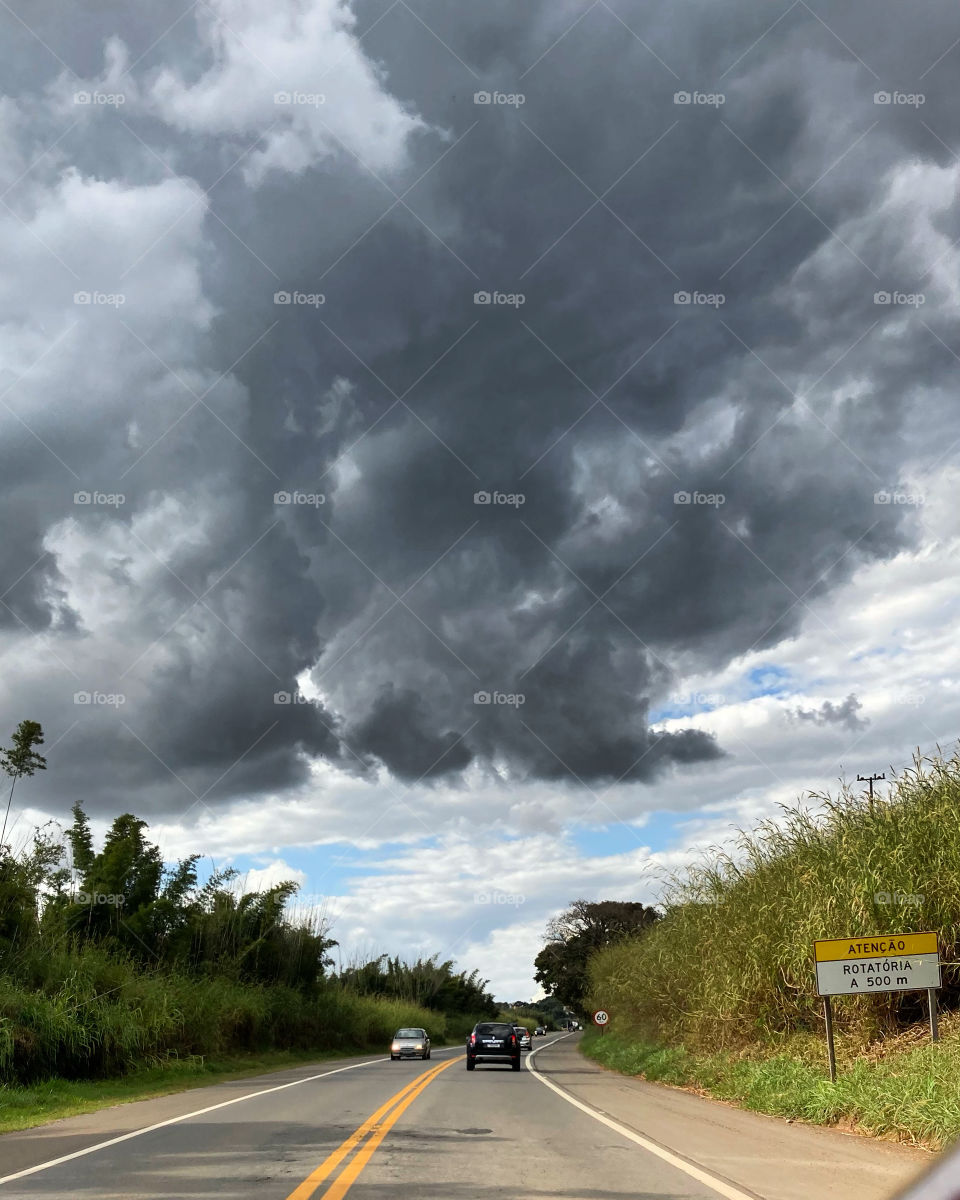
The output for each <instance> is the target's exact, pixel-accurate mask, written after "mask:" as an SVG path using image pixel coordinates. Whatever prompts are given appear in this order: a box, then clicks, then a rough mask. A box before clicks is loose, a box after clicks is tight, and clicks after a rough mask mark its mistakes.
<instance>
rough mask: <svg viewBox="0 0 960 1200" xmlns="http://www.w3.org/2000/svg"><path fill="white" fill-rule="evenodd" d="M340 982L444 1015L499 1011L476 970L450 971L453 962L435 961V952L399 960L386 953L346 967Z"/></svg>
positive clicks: (361, 992) (367, 993) (485, 1014)
mask: <svg viewBox="0 0 960 1200" xmlns="http://www.w3.org/2000/svg"><path fill="white" fill-rule="evenodd" d="M340 979H341V981H342V983H343V984H344V985H345V986H347V987H349V988H352V990H353V991H355V992H356V993H357V994H358V995H360V996H386V997H389V998H390V999H394V1000H409V1001H410V1002H411V1003H413V1004H422V1005H423V1007H424V1008H428V1009H431V1010H433V1011H434V1012H442V1013H445V1014H446V1015H447V1016H450V1017H453V1016H473V1017H476V1018H477V1019H479V1018H480V1017H495V1016H496V1015H497V1013H498V1011H499V1009H498V1006H497V1005H496V1004H495V1003H494V1000H493V998H492V997H491V995H490V993H489V992H488V991H487V986H488V984H487V980H485V979H481V978H480V977H479V972H478V971H472V972H471V973H470V974H469V975H468V974H467V973H466V971H459V972H456V973H454V970H453V962H452V961H450V960H448V961H447V962H443V963H438V962H437V961H436V956H434V957H433V958H428V959H419V958H418V959H417V961H416V962H415V963H405V962H401V961H400V959H399V958H390V957H389V956H388V955H386V954H382V955H380V956H379V957H377V958H375V959H372V960H371V961H370V962H368V963H364V964H363V965H362V966H357V967H350V968H348V969H347V970H345V971H344V972H343V974H342V975H341V976H340Z"/></svg>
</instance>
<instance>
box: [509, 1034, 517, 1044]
mask: <svg viewBox="0 0 960 1200" xmlns="http://www.w3.org/2000/svg"><path fill="white" fill-rule="evenodd" d="M516 1044H517V1035H516V1034H515V1033H511V1034H510V1045H511V1046H515V1045H516Z"/></svg>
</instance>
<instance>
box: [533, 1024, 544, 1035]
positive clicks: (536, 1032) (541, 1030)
mask: <svg viewBox="0 0 960 1200" xmlns="http://www.w3.org/2000/svg"><path fill="white" fill-rule="evenodd" d="M546 1032H547V1031H546V1030H545V1029H544V1027H543V1026H542V1025H538V1026H537V1027H536V1029H535V1030H534V1031H533V1034H534V1037H543V1035H544V1034H545V1033H546Z"/></svg>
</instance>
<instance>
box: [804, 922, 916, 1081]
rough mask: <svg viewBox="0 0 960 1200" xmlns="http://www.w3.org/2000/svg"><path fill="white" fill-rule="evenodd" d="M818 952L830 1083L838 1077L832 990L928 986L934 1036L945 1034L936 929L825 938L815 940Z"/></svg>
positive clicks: (848, 993)
mask: <svg viewBox="0 0 960 1200" xmlns="http://www.w3.org/2000/svg"><path fill="white" fill-rule="evenodd" d="M813 957H814V960H815V961H816V966H817V992H818V993H819V994H820V995H821V996H822V997H823V1020H824V1024H825V1025H826V1032H827V1059H828V1061H829V1063H830V1082H831V1083H836V1081H837V1063H836V1056H835V1054H834V1046H833V1013H832V1011H831V1008H830V997H831V996H860V995H863V994H867V995H870V994H875V993H878V992H912V991H924V990H925V991H926V993H927V1003H928V1005H929V1012H930V1038H931V1040H932V1041H934V1042H938V1041H939V1040H940V1035H939V1033H938V1031H937V996H936V991H937V988H939V987H940V954H939V950H938V947H937V935H936V934H935V933H894V934H877V935H876V936H874V937H866V938H857V937H852V938H821V939H820V940H819V941H816V942H814V943H813Z"/></svg>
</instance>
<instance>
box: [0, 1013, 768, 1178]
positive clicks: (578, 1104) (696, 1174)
mask: <svg viewBox="0 0 960 1200" xmlns="http://www.w3.org/2000/svg"><path fill="white" fill-rule="evenodd" d="M568 1036H569V1035H568ZM562 1040H563V1039H562V1038H557V1039H555V1041H553V1042H549V1043H548V1045H551V1046H553V1045H555V1044H556V1042H559V1041H562ZM546 1048H547V1047H546V1046H538V1047H537V1048H536V1050H531V1051H530V1053H529V1054H528V1055H527V1064H528V1065H527V1070H528V1071H529V1072H530V1074H531V1075H532V1076H533V1077H534V1079H538V1080H539V1081H540V1082H541V1083H542V1084H543V1085H544V1086H545V1087H548V1088H549V1089H550V1090H551V1091H552V1092H556V1093H557V1095H558V1096H562V1097H563V1099H564V1100H566V1101H567V1103H568V1104H572V1105H573V1106H574V1108H579V1109H580V1111H581V1112H585V1113H586V1114H587V1115H588V1116H590V1117H593V1119H594V1120H595V1121H599V1122H600V1123H601V1124H602V1125H606V1126H607V1128H608V1129H613V1130H614V1131H615V1132H616V1133H619V1134H622V1135H623V1137H625V1138H629V1139H630V1141H631V1142H636V1144H637V1145H638V1146H642V1147H643V1149H644V1150H647V1151H649V1152H650V1153H651V1154H655V1155H656V1156H657V1158H662V1159H663V1161H664V1162H668V1163H670V1165H671V1166H672V1167H676V1168H677V1169H678V1170H680V1171H683V1172H684V1174H686V1175H689V1176H690V1177H691V1178H692V1179H696V1180H697V1181H698V1182H699V1183H704V1184H706V1185H707V1187H708V1188H712V1189H713V1191H715V1192H716V1193H717V1194H718V1195H720V1196H725V1197H726V1200H757V1197H756V1195H755V1194H751V1193H750V1192H742V1191H741V1190H740V1189H739V1188H738V1187H734V1186H733V1185H732V1184H730V1183H726V1182H725V1181H724V1180H723V1179H718V1178H717V1177H716V1176H715V1175H711V1174H710V1172H709V1171H704V1170H703V1169H701V1168H700V1167H695V1166H694V1165H693V1163H690V1162H687V1160H686V1159H684V1158H680V1156H679V1155H677V1154H672V1153H671V1152H670V1151H669V1150H666V1149H665V1148H664V1147H663V1146H658V1145H657V1143H656V1142H651V1141H650V1140H649V1138H645V1137H644V1136H643V1135H642V1134H639V1133H634V1131H633V1130H632V1129H628V1128H627V1127H626V1125H621V1124H620V1122H619V1121H613V1120H611V1119H610V1117H605V1116H603V1114H602V1113H599V1112H597V1110H596V1109H595V1108H591V1107H590V1105H589V1104H584V1103H582V1101H580V1100H576V1099H574V1097H573V1096H571V1095H570V1093H569V1092H567V1091H564V1089H563V1088H561V1087H557V1085H556V1084H555V1083H551V1082H550V1080H549V1079H546V1078H545V1077H544V1076H543V1075H541V1074H540V1072H539V1071H537V1070H536V1069H535V1068H534V1067H532V1066H530V1065H529V1064H530V1060H531V1059H532V1058H533V1056H534V1055H535V1054H537V1053H539V1051H541V1050H546ZM0 1182H2V1180H0Z"/></svg>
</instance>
